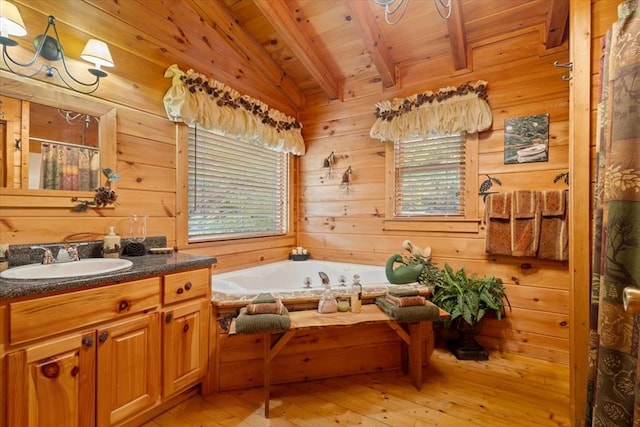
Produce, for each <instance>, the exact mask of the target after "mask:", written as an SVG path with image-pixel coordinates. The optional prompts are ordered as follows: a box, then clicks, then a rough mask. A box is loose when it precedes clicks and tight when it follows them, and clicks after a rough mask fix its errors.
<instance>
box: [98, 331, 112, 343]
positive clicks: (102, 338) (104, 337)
mask: <svg viewBox="0 0 640 427" xmlns="http://www.w3.org/2000/svg"><path fill="white" fill-rule="evenodd" d="M107 338H109V332H107V331H102V332H100V334H99V335H98V341H100V344H104V342H105V341H106V340H107Z"/></svg>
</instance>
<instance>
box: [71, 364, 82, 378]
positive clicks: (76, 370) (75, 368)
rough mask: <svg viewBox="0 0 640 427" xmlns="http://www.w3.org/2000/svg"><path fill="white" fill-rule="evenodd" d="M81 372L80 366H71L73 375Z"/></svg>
mask: <svg viewBox="0 0 640 427" xmlns="http://www.w3.org/2000/svg"><path fill="white" fill-rule="evenodd" d="M79 372H80V368H78V367H77V366H74V367H73V368H71V376H72V377H75V376H76V375H78V373H79Z"/></svg>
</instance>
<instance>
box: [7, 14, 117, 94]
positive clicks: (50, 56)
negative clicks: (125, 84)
mask: <svg viewBox="0 0 640 427" xmlns="http://www.w3.org/2000/svg"><path fill="white" fill-rule="evenodd" d="M52 28H53V37H52V36H49V31H50V30H51V29H52ZM7 40H9V41H7ZM16 44H17V43H15V42H12V41H11V40H10V39H6V40H4V41H3V43H2V45H3V46H2V59H3V61H4V63H5V65H6V67H7V69H8V70H9V71H11V72H12V73H14V74H16V75H19V76H21V77H27V78H33V77H35V76H36V75H38V74H40V73H41V72H43V71H44V73H45V75H46V76H47V77H53V76H54V74H57V75H58V77H59V78H60V80H61V81H62V83H64V85H65V86H66V87H68V88H69V89H71V90H74V91H76V92H80V93H85V94H90V93H93V92H95V91H96V90H97V89H98V87H99V86H100V78H102V77H106V76H107V73H105V72H104V71H102V70H101V69H100V66H99V65H97V67H96V68H95V69H94V68H89V69H88V71H89V73H90V74H92V75H93V76H94V77H95V79H94V80H93V81H91V82H84V81H82V80H78V79H77V78H76V77H74V76H73V74H72V73H71V70H69V67H68V65H67V60H66V58H65V55H64V49H63V48H62V44H61V43H60V36H59V35H58V29H57V27H56V19H55V17H54V16H52V15H49V16H48V18H47V26H46V28H45V30H44V32H43V33H42V34H40V35H38V36H37V37H36V38H35V39H34V42H33V44H34V48H35V53H34V55H33V58H31V59H30V60H29V61H27V62H20V61H18V60H16V59H14V58H13V57H11V55H10V54H9V51H8V47H9V46H13V45H16ZM39 56H42V57H43V58H45V59H47V60H49V61H58V60H61V61H62V68H63V69H64V72H61V70H60V69H58V67H56V66H54V65H49V64H42V65H40V67H38V68H37V70H35V71H33V72H32V73H23V72H20V71H18V70H16V67H22V68H30V67H33V66H34V64H35V63H36V61H37V60H38V57H39ZM65 74H66V76H65Z"/></svg>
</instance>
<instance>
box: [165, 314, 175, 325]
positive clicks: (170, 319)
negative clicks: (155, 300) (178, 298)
mask: <svg viewBox="0 0 640 427" xmlns="http://www.w3.org/2000/svg"><path fill="white" fill-rule="evenodd" d="M172 320H173V313H167V315H166V316H165V317H164V323H171V321H172Z"/></svg>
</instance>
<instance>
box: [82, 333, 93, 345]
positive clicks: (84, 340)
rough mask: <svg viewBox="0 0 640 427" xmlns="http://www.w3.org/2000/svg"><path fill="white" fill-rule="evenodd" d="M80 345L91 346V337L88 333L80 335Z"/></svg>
mask: <svg viewBox="0 0 640 427" xmlns="http://www.w3.org/2000/svg"><path fill="white" fill-rule="evenodd" d="M82 345H83V346H85V347H91V346H92V345H93V337H92V336H89V335H87V336H86V337H82Z"/></svg>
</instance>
